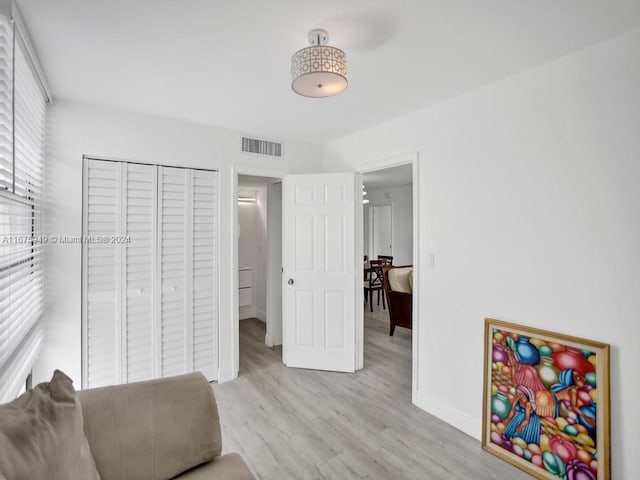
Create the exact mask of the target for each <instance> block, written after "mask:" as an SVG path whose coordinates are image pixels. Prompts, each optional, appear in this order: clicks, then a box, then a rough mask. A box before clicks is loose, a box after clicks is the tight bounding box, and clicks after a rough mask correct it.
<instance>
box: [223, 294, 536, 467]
mask: <svg viewBox="0 0 640 480" xmlns="http://www.w3.org/2000/svg"><path fill="white" fill-rule="evenodd" d="M388 328H389V323H388V316H387V312H386V311H384V310H382V309H380V308H375V307H374V312H373V313H370V312H368V311H367V312H366V314H365V350H364V369H363V370H361V371H359V372H356V373H355V374H348V373H336V372H324V371H317V370H303V369H295V368H287V367H286V366H284V365H283V363H282V348H281V347H274V348H269V347H267V346H265V345H264V336H265V324H264V323H263V322H261V321H260V320H257V319H248V320H242V321H241V322H240V373H239V377H238V379H236V380H234V381H232V382H228V383H224V384H221V385H214V386H213V390H214V392H215V395H216V398H217V401H218V408H219V411H220V421H221V425H222V435H223V446H224V452H238V453H240V454H241V455H242V456H243V457H244V459H245V461H246V462H247V464H248V465H249V467H250V468H251V470H252V471H253V472H254V474H255V475H256V477H257V478H259V479H265V480H287V479H293V480H306V479H309V480H316V479H318V480H349V479H368V480H377V479H380V480H401V479H416V480H423V479H434V480H435V479H443V480H444V479H447V480H451V479H473V480H482V479H513V480H518V479H528V478H531V477H529V476H528V475H526V474H525V473H524V472H522V471H520V470H518V469H516V468H514V467H512V466H511V465H508V464H506V463H505V462H503V461H501V460H499V459H497V458H496V457H494V456H492V455H490V454H488V453H486V452H484V451H482V449H481V448H480V444H479V442H477V441H476V440H475V439H473V438H471V437H469V436H467V435H465V434H464V433H462V432H460V431H459V430H456V429H455V428H453V427H452V426H450V425H448V424H447V423H445V422H443V421H441V420H439V419H437V418H435V417H434V416H432V415H430V414H428V413H426V412H424V411H423V410H421V409H419V408H417V407H416V406H414V405H412V404H411V332H410V331H408V330H405V329H403V328H396V331H395V334H394V336H393V337H390V336H389V333H388Z"/></svg>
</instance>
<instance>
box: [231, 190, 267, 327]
mask: <svg viewBox="0 0 640 480" xmlns="http://www.w3.org/2000/svg"><path fill="white" fill-rule="evenodd" d="M238 194H239V196H248V197H251V198H255V199H256V201H255V202H253V203H238V223H239V224H240V238H239V239H238V264H239V265H241V266H245V267H250V268H251V273H252V284H251V293H252V304H251V305H247V306H245V307H240V318H241V319H242V318H253V317H257V318H259V319H260V320H262V321H265V320H266V316H267V183H266V181H265V182H264V185H262V186H259V187H257V188H256V186H255V185H254V186H252V187H250V188H247V187H244V186H243V184H242V178H240V179H239V183H238Z"/></svg>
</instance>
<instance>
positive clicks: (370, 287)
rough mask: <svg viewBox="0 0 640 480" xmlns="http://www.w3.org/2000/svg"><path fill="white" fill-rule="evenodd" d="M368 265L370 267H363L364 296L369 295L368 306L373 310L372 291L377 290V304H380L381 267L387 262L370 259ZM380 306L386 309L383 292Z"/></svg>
mask: <svg viewBox="0 0 640 480" xmlns="http://www.w3.org/2000/svg"><path fill="white" fill-rule="evenodd" d="M369 265H370V267H369V268H368V269H365V280H364V298H365V300H366V299H367V295H368V296H369V308H370V309H371V311H372V312H373V292H377V302H378V303H377V304H378V305H380V293H381V292H382V269H383V267H385V266H387V265H388V264H387V261H386V260H384V259H381V260H370V261H369ZM382 308H383V309H385V310H386V303H385V299H384V294H383V295H382Z"/></svg>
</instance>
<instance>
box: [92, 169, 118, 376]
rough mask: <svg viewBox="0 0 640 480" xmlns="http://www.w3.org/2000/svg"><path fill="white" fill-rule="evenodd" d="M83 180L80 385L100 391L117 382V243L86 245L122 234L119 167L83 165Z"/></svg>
mask: <svg viewBox="0 0 640 480" xmlns="http://www.w3.org/2000/svg"><path fill="white" fill-rule="evenodd" d="M83 180H84V181H83V190H84V192H83V194H84V200H83V206H82V209H83V214H84V215H83V217H84V218H83V229H82V230H83V234H84V235H85V236H86V238H85V239H84V240H85V241H84V242H83V247H82V256H83V258H82V260H83V261H82V265H83V278H82V288H83V295H82V297H83V302H82V309H83V312H82V315H83V320H84V322H83V339H82V340H83V341H82V350H83V369H82V377H83V382H82V383H83V384H84V386H85V387H99V386H102V385H111V384H114V383H118V382H119V381H120V377H121V372H120V371H121V365H120V358H121V346H122V345H121V342H120V338H121V331H120V328H121V316H122V311H121V301H120V295H121V288H120V285H121V276H122V272H121V265H122V261H121V259H122V252H121V247H120V245H118V244H116V243H106V242H105V243H102V242H100V243H99V242H93V241H91V240H92V239H94V238H96V239H97V238H100V237H102V236H108V237H110V236H115V235H117V234H118V233H119V232H120V231H121V229H122V225H121V219H122V204H121V203H122V202H121V198H122V193H121V192H122V188H121V186H122V168H121V165H120V164H118V163H115V162H98V161H94V160H87V161H86V162H85V169H84V179H83Z"/></svg>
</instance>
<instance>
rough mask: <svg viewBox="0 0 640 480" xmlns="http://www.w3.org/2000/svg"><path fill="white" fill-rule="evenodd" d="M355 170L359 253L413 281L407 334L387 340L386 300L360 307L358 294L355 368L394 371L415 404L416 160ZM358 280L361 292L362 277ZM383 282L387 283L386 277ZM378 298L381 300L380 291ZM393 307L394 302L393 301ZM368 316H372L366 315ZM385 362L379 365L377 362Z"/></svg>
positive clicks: (410, 157)
mask: <svg viewBox="0 0 640 480" xmlns="http://www.w3.org/2000/svg"><path fill="white" fill-rule="evenodd" d="M363 167H364V168H361V169H360V173H361V179H362V186H363V206H362V216H361V219H362V223H361V225H362V227H361V228H362V230H361V242H360V245H361V249H362V250H361V252H362V255H363V256H364V257H365V258H366V259H375V260H377V259H378V258H379V257H382V258H386V259H387V261H389V262H390V263H391V264H392V266H393V267H394V268H397V267H408V268H409V269H410V271H411V275H412V277H413V282H412V283H413V285H412V289H411V290H410V292H411V295H410V297H409V300H408V301H409V305H410V308H412V310H413V314H412V315H410V316H409V317H408V318H410V319H411V321H412V322H411V323H412V328H411V329H409V328H402V327H399V326H396V328H395V331H394V333H393V335H390V330H391V328H390V327H391V321H390V315H389V305H388V301H387V299H388V297H385V304H384V305H383V302H382V298H381V299H380V303H379V304H378V301H377V292H373V298H372V301H373V302H374V303H373V305H370V304H368V303H365V298H364V297H365V291H364V288H363V289H362V294H361V295H362V301H361V302H360V307H361V308H362V311H361V312H362V317H361V318H362V320H361V321H362V324H361V328H360V327H359V328H358V330H359V335H360V337H359V339H358V361H359V367H360V368H363V367H365V366H366V367H367V368H369V367H371V368H374V369H376V370H377V369H399V370H398V371H397V374H398V375H400V376H401V377H402V378H403V380H402V382H401V387H402V389H403V390H404V391H405V392H406V393H407V394H408V392H409V391H411V399H412V401H414V403H415V398H416V391H417V365H418V361H417V353H418V351H417V338H418V337H417V329H418V322H417V319H418V318H419V317H418V301H417V295H413V291H414V290H415V291H417V279H418V276H417V271H414V266H416V267H417V266H418V265H419V262H418V258H417V252H418V248H417V247H418V230H417V228H418V212H417V208H418V191H417V188H416V187H417V177H418V175H417V172H418V165H417V155H416V154H409V155H404V156H401V157H395V158H390V159H386V160H382V161H379V162H375V163H371V164H369V165H364V166H363ZM366 266H367V263H366V262H365V275H363V286H364V285H365V284H366V283H365V280H366V279H365V278H364V277H365V276H366ZM387 278H388V277H387ZM381 290H382V291H381V292H380V296H381V297H383V296H384V289H381ZM392 301H393V300H392ZM371 310H373V312H371ZM382 357H384V360H381V358H382Z"/></svg>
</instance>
